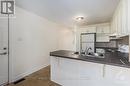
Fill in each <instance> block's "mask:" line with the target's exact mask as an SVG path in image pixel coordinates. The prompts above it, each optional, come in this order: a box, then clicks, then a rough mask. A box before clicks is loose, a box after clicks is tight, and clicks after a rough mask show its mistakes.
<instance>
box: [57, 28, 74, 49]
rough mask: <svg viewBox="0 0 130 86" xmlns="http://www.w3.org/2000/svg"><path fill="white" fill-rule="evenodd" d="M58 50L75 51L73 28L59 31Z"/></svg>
mask: <svg viewBox="0 0 130 86" xmlns="http://www.w3.org/2000/svg"><path fill="white" fill-rule="evenodd" d="M59 34H60V39H59V49H60V50H73V51H75V50H76V44H75V42H76V39H75V35H76V33H75V31H74V28H62V29H61V30H60V33H59Z"/></svg>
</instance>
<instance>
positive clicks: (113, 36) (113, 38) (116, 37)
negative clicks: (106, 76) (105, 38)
mask: <svg viewBox="0 0 130 86" xmlns="http://www.w3.org/2000/svg"><path fill="white" fill-rule="evenodd" d="M120 37H121V36H119V35H118V34H117V33H113V34H111V35H110V36H109V38H110V40H121V38H120Z"/></svg>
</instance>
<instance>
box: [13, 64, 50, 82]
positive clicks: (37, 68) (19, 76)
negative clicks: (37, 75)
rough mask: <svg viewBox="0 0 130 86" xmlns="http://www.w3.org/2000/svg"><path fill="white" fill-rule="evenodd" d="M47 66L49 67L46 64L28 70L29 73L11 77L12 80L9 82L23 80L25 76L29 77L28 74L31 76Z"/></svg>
mask: <svg viewBox="0 0 130 86" xmlns="http://www.w3.org/2000/svg"><path fill="white" fill-rule="evenodd" d="M47 66H49V64H46V65H43V66H40V67H36V68H33V69H31V70H30V69H29V71H27V72H25V73H22V74H20V75H18V76H15V77H13V80H11V82H15V81H17V80H19V79H21V78H24V77H26V76H28V75H30V74H32V73H34V72H36V71H38V70H40V69H43V68H45V67H47Z"/></svg>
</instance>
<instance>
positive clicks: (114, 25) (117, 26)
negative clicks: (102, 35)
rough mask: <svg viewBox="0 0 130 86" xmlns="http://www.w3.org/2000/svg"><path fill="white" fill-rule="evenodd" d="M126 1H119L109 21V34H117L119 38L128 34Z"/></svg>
mask: <svg viewBox="0 0 130 86" xmlns="http://www.w3.org/2000/svg"><path fill="white" fill-rule="evenodd" d="M127 3H128V0H121V1H120V3H119V5H118V7H117V9H116V11H115V14H114V15H113V19H112V21H111V33H117V34H118V35H119V36H124V35H128V34H129V30H128V4H127Z"/></svg>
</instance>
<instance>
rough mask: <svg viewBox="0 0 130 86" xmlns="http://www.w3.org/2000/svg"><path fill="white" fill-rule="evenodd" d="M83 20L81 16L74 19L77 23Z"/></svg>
mask: <svg viewBox="0 0 130 86" xmlns="http://www.w3.org/2000/svg"><path fill="white" fill-rule="evenodd" d="M83 19H84V17H83V16H79V17H76V20H77V21H81V20H83Z"/></svg>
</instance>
